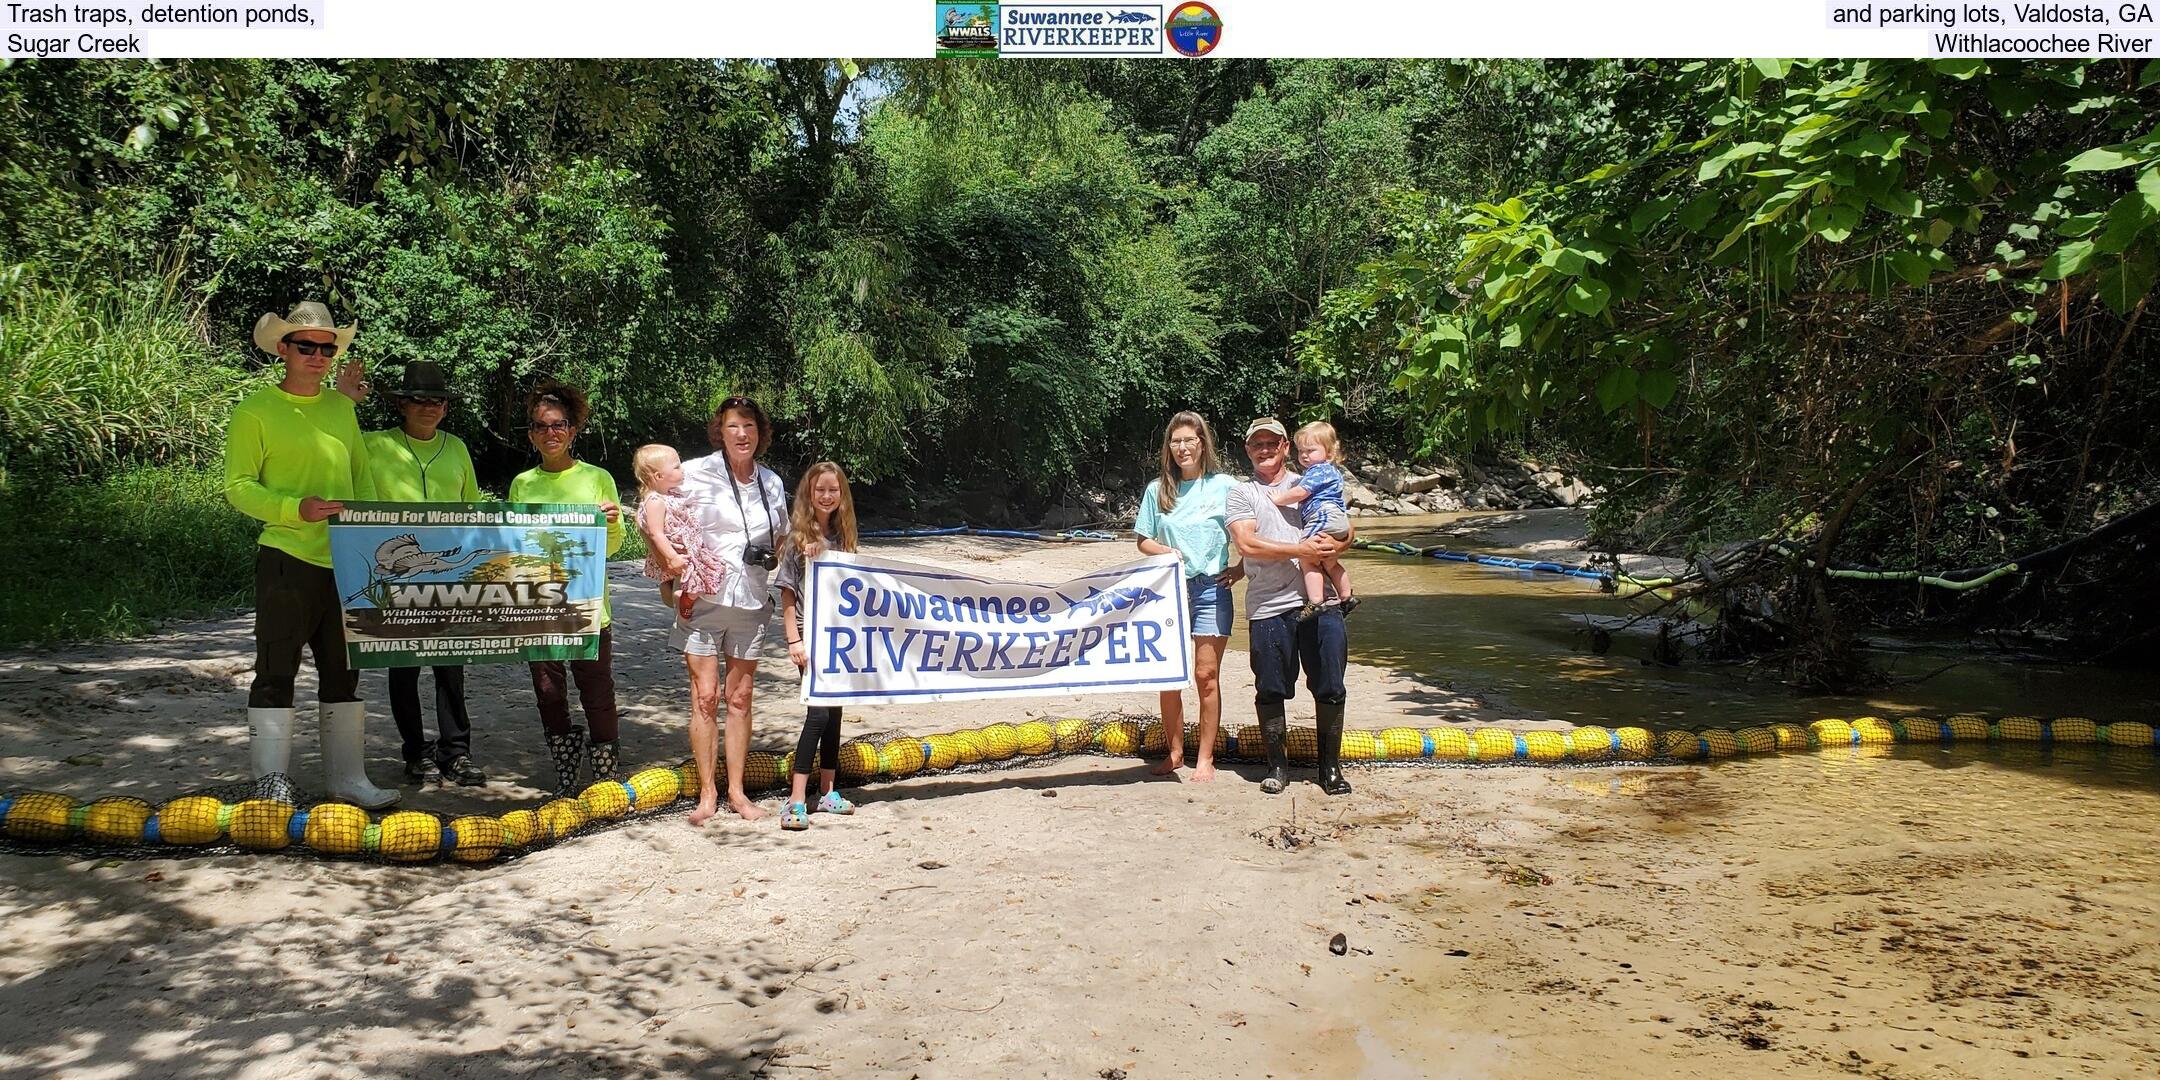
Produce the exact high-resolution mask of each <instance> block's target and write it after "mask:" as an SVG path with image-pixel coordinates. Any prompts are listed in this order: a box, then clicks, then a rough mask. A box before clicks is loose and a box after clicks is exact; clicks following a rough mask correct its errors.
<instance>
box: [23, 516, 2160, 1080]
mask: <svg viewBox="0 0 2160 1080" xmlns="http://www.w3.org/2000/svg"><path fill="white" fill-rule="evenodd" d="M1564 513H1571V512H1551V511H1548V512H1538V513H1535V514H1532V515H1527V516H1522V517H1521V521H1520V522H1519V523H1517V524H1515V525H1508V524H1505V523H1502V524H1498V525H1486V526H1484V527H1483V529H1484V531H1483V534H1482V536H1481V537H1479V539H1480V541H1481V542H1482V543H1492V544H1500V543H1513V544H1514V545H1515V546H1516V547H1517V548H1518V549H1525V548H1527V549H1528V550H1532V551H1537V552H1538V553H1540V554H1543V555H1545V556H1546V557H1555V555H1556V554H1557V549H1555V548H1553V547H1545V548H1542V549H1540V548H1537V547H1534V546H1532V545H1535V544H1537V543H1540V542H1541V541H1540V538H1539V537H1538V536H1535V535H1527V534H1526V533H1525V532H1524V531H1522V530H1529V531H1530V532H1537V531H1543V532H1545V533H1548V534H1550V535H1549V536H1546V537H1545V540H1548V541H1551V542H1553V543H1562V544H1564V543H1565V541H1566V536H1565V529H1566V524H1565V521H1566V519H1565V518H1564V517H1560V516H1559V515H1561V514H1564ZM1508 516H1510V517H1516V516H1517V515H1508ZM1508 528H1514V529H1517V530H1518V531H1516V532H1513V533H1505V532H1500V531H1498V530H1500V529H1508ZM880 550H884V551H888V552H891V553H894V554H896V555H902V557H910V558H916V559H920V560H923V561H930V562H943V563H949V564H957V565H971V566H973V567H975V568H977V569H979V570H989V571H992V572H997V573H1010V574H1012V575H1014V576H1056V575H1060V574H1063V573H1067V572H1071V571H1076V570H1080V569H1083V568H1086V567H1092V566H1100V565H1106V564H1109V563H1114V562H1117V561H1121V560H1123V559H1125V558H1127V557H1129V556H1130V553H1131V549H1130V548H1129V547H1127V546H1125V545H1110V544H1102V545H1073V546H1044V545H1031V544H1025V543H1020V542H1005V541H985V540H971V539H957V540H955V539H942V540H936V541H918V542H909V543H905V544H893V545H886V546H883V547H881V548H880ZM617 588H618V590H619V592H618V596H619V597H620V599H619V600H618V602H617V612H618V614H617V618H618V620H619V622H618V625H619V626H620V627H621V629H620V630H619V631H618V633H619V634H620V641H619V642H618V645H617V653H618V680H619V683H620V687H621V698H622V702H623V705H624V709H625V725H626V726H625V747H626V756H627V757H628V758H630V759H632V760H636V761H641V762H642V761H652V760H672V759H675V758H679V757H680V756H681V747H682V740H681V735H680V717H681V716H682V714H683V711H684V707H685V703H686V694H685V691H684V688H683V685H682V680H681V677H680V661H679V658H678V657H676V656H673V655H670V654H668V653H667V652H666V649H665V643H664V641H663V640H662V638H663V635H664V622H663V620H662V613H661V612H660V610H659V607H658V605H657V603H656V602H654V600H653V599H652V597H651V596H650V594H649V592H647V591H645V590H644V589H643V587H642V586H641V585H640V584H639V583H637V582H636V581H635V580H634V579H632V578H629V577H627V576H624V577H621V578H619V579H618V583H617ZM1354 630H1355V627H1354V626H1353V632H1354ZM246 634H247V621H246V620H245V619H244V618H242V619H231V620H221V621H214V622H208V623H202V624H193V625H189V626H185V627H179V628H175V629H174V630H172V631H171V632H168V633H166V634H162V635H159V636H156V637H153V638H148V639H142V640H138V641H132V642H125V643H119V644H114V645H108V646H97V647H86V648H73V649H66V650H59V651H53V652H45V653H38V654H26V655H17V656H14V657H8V658H5V659H0V737H4V738H5V739H6V742H5V748H4V751H0V753H4V755H5V756H4V757H0V788H6V789H17V790H19V789H23V788H45V789H52V790H60V791H66V792H70V793H72V794H76V795H79V796H92V795H99V794H110V793H132V794H139V795H143V796H145V797H149V798H153V799H156V798H163V797H167V796H170V795H172V794H175V793H178V792H179V791H181V790H183V789H186V788H188V787H193V786H198V785H202V784H208V783H216V782H222V781H229V780H238V779H241V778H242V770H243V769H244V764H243V758H244V753H243V750H242V746H241V744H242V741H243V740H244V736H245V725H244V721H243V720H242V715H241V714H242V705H243V701H244V686H245V683H246V678H247V668H248V658H249V657H248V643H247V637H246ZM772 657H773V659H772V660H771V661H769V662H768V663H767V664H766V665H765V667H764V672H763V676H762V679H761V685H760V688H759V700H760V704H759V708H758V714H757V725H758V741H759V743H760V745H762V746H764V747H767V748H769V749H774V750H779V749H782V748H784V747H785V746H787V745H790V744H791V743H792V740H793V738H794V735H795V732H796V729H797V725H798V724H799V716H800V713H799V710H798V709H797V708H796V707H794V706H792V705H790V704H789V703H788V701H789V691H790V680H788V679H787V678H786V677H785V675H786V672H784V671H783V663H784V661H782V660H781V659H780V654H779V652H778V651H777V647H776V648H775V650H774V651H773V653H772ZM1226 676H1227V679H1226V681H1227V683H1228V687H1227V691H1226V699H1227V700H1228V701H1229V702H1230V703H1231V705H1230V713H1231V717H1232V722H1233V723H1243V722H1246V721H1245V720H1244V719H1243V717H1242V714H1243V713H1245V712H1247V711H1249V701H1250V692H1251V691H1250V687H1251V677H1250V675H1249V673H1247V672H1246V671H1245V669H1244V665H1243V658H1242V656H1233V657H1231V658H1230V661H1229V662H1228V664H1227V671H1226ZM471 682H472V699H473V704H474V713H475V716H476V720H477V722H478V724H479V734H478V736H477V738H478V747H479V749H480V752H481V754H482V757H483V759H484V761H485V762H486V763H487V764H488V765H489V766H491V767H492V768H493V769H494V770H495V771H496V773H497V774H498V775H499V776H500V777H501V779H500V782H498V783H496V784H492V785H490V786H489V787H488V788H485V789H481V790H479V791H477V792H473V791H461V790H459V789H449V790H447V791H442V790H431V791H428V792H425V793H416V794H413V795H410V796H409V799H408V801H409V803H410V804H411V805H414V806H416V807H419V808H424V809H434V810H439V811H448V812H456V811H460V810H464V809H468V808H472V809H482V808H485V809H494V810H500V809H505V808H508V807H509V806H511V805H515V804H519V803H522V802H524V801H527V800H529V799H531V798H533V797H534V796H536V795H537V793H538V792H537V789H536V788H534V787H532V785H533V784H534V783H536V782H537V781H538V777H539V774H540V773H541V771H542V768H543V763H542V761H541V754H540V749H541V748H540V747H539V745H538V738H537V736H536V735H535V733H534V731H533V722H532V720H531V699H530V689H529V686H528V685H527V684H526V683H525V681H524V676H523V673H522V671H520V670H518V669H512V668H484V669H475V671H474V677H473V678H472V680H471ZM368 685H369V689H368V693H369V695H370V697H371V698H372V699H373V700H374V701H375V702H377V703H378V704H376V705H374V706H372V707H371V713H372V714H374V715H373V718H372V720H371V731H372V749H373V750H374V761H373V770H374V773H375V776H376V779H377V780H378V782H387V781H389V780H390V779H391V778H392V777H393V776H394V775H395V773H394V770H395V763H394V757H395V749H394V745H395V743H394V737H393V736H392V735H391V734H390V725H389V723H388V719H387V716H386V715H384V714H383V710H382V708H381V706H380V704H379V702H380V701H381V699H382V695H381V681H380V676H372V677H371V678H370V681H369V684H368ZM1476 689H1477V688H1475V687H1462V688H1460V689H1457V688H1451V687H1438V686H1431V685H1426V684H1424V683H1421V682H1420V681H1419V680H1418V679H1416V678H1415V677H1414V676H1412V675H1410V674H1406V673H1403V672H1398V671H1392V670H1383V669H1378V668H1367V667H1360V668H1357V669H1355V670H1354V671H1353V672H1352V675H1351V681H1350V692H1351V700H1352V710H1351V718H1352V723H1353V724H1354V725H1357V726H1364V727H1381V726H1386V725H1388V724H1390V723H1398V722H1403V723H1419V724H1432V723H1439V722H1447V721H1452V720H1461V721H1479V722H1484V721H1491V720H1495V719H1501V717H1496V716H1492V715H1489V714H1484V713H1481V712H1480V711H1479V709H1478V708H1477V706H1476V704H1475V702H1476V700H1477V697H1476V694H1475V690H1476ZM309 693H310V691H309V689H308V688H307V687H306V686H305V685H303V687H302V699H303V701H305V700H307V698H308V696H309ZM1241 703H1244V704H1241ZM1151 707H1152V702H1151V701H1149V700H1146V699H1145V698H1144V697H1134V698H1127V697H1116V696H1112V697H1093V698H1073V699H1066V700H1057V699H1043V700H1039V701H1035V702H1032V703H1030V708H1029V709H1027V710H1024V711H1028V712H1033V713H1036V714H1038V715H1086V714H1090V713H1095V712H1100V711H1103V710H1107V709H1120V708H1122V709H1130V710H1134V711H1139V710H1144V709H1148V708H1151ZM1017 711H1018V710H1015V709H1013V708H1012V707H1011V706H1010V705H1005V706H997V705H954V706H938V707H935V708H934V709H921V708H898V707H896V708H872V709H863V710H861V711H860V712H859V713H851V715H850V719H849V722H848V732H849V734H850V735H851V736H852V735H866V736H871V737H875V736H878V735H882V734H886V733H893V732H902V731H925V732H926V731H933V730H946V729H951V728H954V727H961V726H969V725H973V724H979V723H988V722H992V721H994V720H1000V719H1014V718H1016V712H1017ZM1310 715H1311V712H1310V705H1309V703H1307V702H1304V701H1302V700H1300V701H1298V702H1295V703H1293V707H1292V716H1293V720H1294V722H1295V721H1296V720H1298V719H1304V720H1307V721H1308V722H1309V718H1310ZM1505 719H1509V720H1510V721H1516V720H1519V719H1520V718H1519V717H1513V716H1511V717H1506V718H1505ZM298 756H299V758H300V760H299V761H298V762H297V771H298V772H299V773H300V774H301V775H302V776H303V777H306V776H311V775H313V773H314V770H315V768H316V763H315V759H314V755H313V746H312V741H311V740H307V739H303V740H301V747H300V753H299V755H298ZM2100 764H2103V765H2104V764H2107V763H2106V762H2101V763H2100ZM1953 766H1955V767H1953ZM1353 779H1354V780H1355V781H1356V782H1357V783H1358V792H1357V794H1356V795H1354V796H1352V797H1350V798H1347V799H1334V800H1330V799H1326V798H1324V797H1322V796H1320V795H1319V794H1318V792H1317V790H1316V789H1314V788H1313V787H1311V786H1310V785H1309V784H1302V783H1301V784H1298V785H1295V786H1294V787H1293V788H1292V792H1291V793H1290V794H1288V795H1285V796H1282V797H1278V798H1272V799H1271V798H1267V797H1265V796H1262V795H1260V794H1259V792H1258V790H1257V788H1256V787H1255V786H1254V785H1253V784H1252V783H1251V779H1250V777H1249V776H1241V775H1229V774H1226V775H1225V776H1223V777H1222V778H1221V780H1220V781H1219V782H1217V783H1215V784H1211V785H1195V784H1180V783H1175V782H1171V781H1166V780H1160V779H1155V778H1151V777H1149V776H1148V775H1147V774H1146V771H1145V767H1144V766H1143V765H1140V764H1138V763H1135V762H1129V761H1113V760H1107V759H1097V758H1074V759H1067V760H1064V761H1061V762H1057V763H1054V764H1052V765H1050V766H1047V767H1044V768H1041V769H1035V770H1026V771H1021V770H1015V771H1008V772H1002V773H988V774H977V775H967V776H959V777H923V778H917V779H915V780H912V781H907V782H902V783H895V784H887V785H878V786H873V787H869V788H866V789H864V790H863V791H862V792H861V793H860V795H861V799H862V802H863V806H862V810H861V812H860V813H859V814H858V815H857V816H856V817H854V818H853V819H846V820H824V819H820V820H818V821H817V822H816V824H815V827H814V828H813V829H812V830H811V831H810V832H808V833H806V834H799V835H797V834H784V833H781V832H779V831H778V830H777V828H776V827H774V825H773V823H772V822H770V821H767V822H761V823H756V824H742V823H735V822H727V821H722V822H717V823H716V824H715V825H714V826H712V827H708V828H707V829H704V830H692V829H690V828H688V827H687V826H686V825H685V824H684V822H683V820H682V817H681V816H680V814H679V813H677V814H669V815H665V816H662V817H659V818H655V819H650V820H644V821H640V822H637V823H635V824H632V825H629V826H627V827H624V828H620V829H616V830H613V831H607V832H602V833H597V834H593V835H588V836H584V837H580V838H578V839H576V840H574V841H572V842H570V843H568V844H565V845H563V846H561V847H559V848H555V849H552V850H548V851H545V852H541V853H538V854H535V855H533V856H531V857H527V858H524V859H520V860H516V861H513V862H510V863H507V864H504V865H500V866H495V867H488V868H483V869H478V870H468V869H462V868H458V867H422V868H390V867H377V866H366V865H355V864H340V863H332V862H324V861H319V860H312V859H306V858H293V857H276V856H271V857H257V856H238V855H233V856H222V857H215V858H204V859H191V860H174V859H161V860H141V861H112V860H105V861H101V860H98V859H96V858H86V857H83V856H81V855H63V856H39V855H23V854H7V853H0V860H5V865H6V867H7V872H6V873H5V874H4V875H0V944H4V946H5V947H4V948H0V1075H5V1076H14V1075H24V1076H31V1075H35V1076H52V1075H60V1076H82V1077H103V1076H187V1077H194V1076H202V1077H211V1076H216V1077H226V1076H259V1077H272V1076H276V1077H287V1076H368V1077H378V1076H408V1075H409V1076H421V1075H427V1076H452V1077H493V1076H512V1075H517V1076H523V1075H533V1074H542V1075H562V1074H566V1073H569V1074H575V1073H581V1072H587V1071H592V1072H605V1073H612V1074H621V1075H734V1074H743V1075H749V1074H761V1075H765V1076H779V1075H791V1074H794V1075H808V1074H811V1073H819V1074H825V1075H877V1076H883V1075H897V1076H910V1075H920V1076H976V1075H986V1074H994V1075H1027V1076H1033V1075H1041V1076H1060V1077H1063V1076H1082V1077H1085V1076H1097V1075H1102V1076H1111V1075H1115V1074H1116V1073H1117V1072H1118V1071H1119V1070H1122V1071H1123V1072H1124V1073H1125V1074H1127V1075H1130V1076H1135V1077H1141V1076H1190V1075H1233V1074H1234V1075H1254V1076H1259V1075H1276V1076H1286V1075H1321V1074H1327V1075H1367V1076H1383V1077H1385V1076H1446V1075H1455V1076H1515V1075H1524V1076H1527V1075H1534V1074H1547V1073H1551V1072H1553V1071H1555V1070H1559V1071H1562V1072H1565V1073H1570V1074H1577V1075H1594V1076H1622V1075H1626V1076H1639V1075H1660V1076H1666V1075H1670V1076H1706V1077H1707V1076H1712V1075H1719V1076H1732V1075H1750V1076H1752V1075H1795V1076H1802V1075H1822V1074H1831V1073H1840V1072H1843V1073H1853V1074H1861V1075H1876V1076H1918V1075H1921V1074H1923V1073H1925V1074H1927V1075H1930V1076H1940V1075H1950V1076H1991V1075H2006V1074H2019V1075H2049V1076H2052V1075H2098V1076H2114V1075H2120V1076H2134V1075H2149V1074H2150V1073H2151V1072H2152V1071H2153V1070H2154V1069H2155V1068H2156V1067H2160V1038H2156V1037H2155V1036H2154V1035H2153V1034H2152V1030H2153V1029H2152V1026H2151V1024H2150V1022H2149V1017H2150V1015H2151V1007H2152V1006H2151V1003H2152V1002H2153V1001H2154V1000H2160V977H2156V976H2155V974H2154V972H2155V971H2156V970H2160V902H2156V901H2155V900H2154V899H2153V898H2154V897H2156V896H2160V888H2156V887H2155V886H2156V885H2160V858H2156V856H2155V853H2154V852H2153V850H2152V849H2151V845H2150V844H2149V843H2147V842H2145V841H2144V840H2143V830H2142V828H2135V827H2128V826H2125V825H2123V824H2122V823H2125V822H2137V821H2150V820H2152V818H2153V814H2154V813H2155V812H2156V811H2160V788H2156V786H2155V785H2154V784H2153V783H2151V782H2150V780H2151V774H2150V773H2149V772H2147V773H2139V772H2136V771H2134V770H2133V771H2128V772H2125V771H2123V770H2122V769H2120V768H2112V769H2103V768H2100V767H2099V765H2094V766H2093V767H2091V768H2074V767H2071V766H2065V765H2059V764H2058V765H2055V766H2049V767H2045V768H2039V767H2035V768H2027V767H2024V766H2023V764H2022V763H2019V762H2004V761H1992V760H1978V761H1975V760H1963V759H1961V760H1960V761H1957V762H1947V761H1933V760H1928V759H1924V758H1878V757H1822V758H1816V757H1797V758H1779V759H1768V760H1759V761H1747V762H1739V763H1733V764H1727V765H1723V766H1719V767H1717V768H1624V769H1598V770H1562V771H1552V770H1537V769H1514V768H1503V769H1485V770H1477V771H1462V770H1438V769H1419V770H1412V769H1393V770H1387V769H1381V770H1363V771H1359V772H1357V773H1354V774H1353ZM768 805H769V804H768ZM2103 824H2106V825H2107V826H2108V827H2100V826H2101V825H2103ZM2043 836H2044V837H2045V838H2046V842H2045V843H2036V842H2035V840H2036V838H2039V837H2043ZM1338 932H1340V933H1342V934H1343V935H1344V937H1345V952H1344V954H1343V955H1341V956H1337V955H1334V954H1333V953H1332V952H1331V951H1330V949H1329V947H1328V942H1329V939H1330V936H1331V935H1333V934H1335V933H1338Z"/></svg>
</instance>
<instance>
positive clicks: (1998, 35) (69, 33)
mask: <svg viewBox="0 0 2160 1080" xmlns="http://www.w3.org/2000/svg"><path fill="white" fill-rule="evenodd" d="M2156 11H2160V0H2131V2H2122V0H2100V2H2094V3H2082V2H2080V3H2005V2H2001V0H1948V2H1931V0H1908V2H1904V3H1894V2H1881V0H1851V2H1846V0H1756V2H1753V3H1739V2H1736V0H1534V2H1532V3H1530V4H1499V3H1491V2H1482V3H1473V2H1470V0H1330V2H1328V3H1313V2H1311V0H1189V2H1186V3H1147V4H1117V3H1099V2H1094V0H1089V2H1079V0H1073V2H1058V0H1049V2H1035V3H1003V4H1001V3H973V4H970V3H953V2H933V0H821V2H819V3H815V4H735V3H712V2H710V0H606V2H604V3H602V2H598V0H453V2H451V3H443V2H441V0H286V2H284V3H273V2H269V0H257V2H255V3H220V2H212V0H95V2H92V3H75V2H72V0H60V2H57V3H37V2H29V3H25V2H6V3H0V24H4V29H0V32H4V33H5V34H6V41H5V46H6V48H5V49H4V51H0V54H4V55H5V56H7V57H17V58H21V57H33V58H49V59H60V58H66V59H84V58H141V57H215V56H255V57H287V56H290V57H302V56H307V57H478V56H528V57H583V56H604V57H624V58H650V57H705V56H710V57H782V56H848V57H856V58H859V59H873V58H905V57H929V56H939V55H942V56H950V57H977V58H989V57H1000V58H1015V59H1018V58H1026V57H1043V56H1096V57H1106V56H1124V57H1149V58H1160V59H1162V60H1164V61H1166V62H1182V61H1183V60H1184V59H1185V58H1187V57H1214V56H1224V57H1253V56H1284V57H1318V56H1343V57H1409V56H1435V57H1502V56H1546V57H1706V56H1707V57H1732V56H2051V57H2071V56H2089V57H2101V58H2119V59H2125V60H2141V61H2150V60H2152V59H2153V58H2154V56H2155V55H2156V54H2155V52H2154V40H2153V39H2154V38H2155V36H2156V35H2160V27H2156V26H2155V16H2156Z"/></svg>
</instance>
